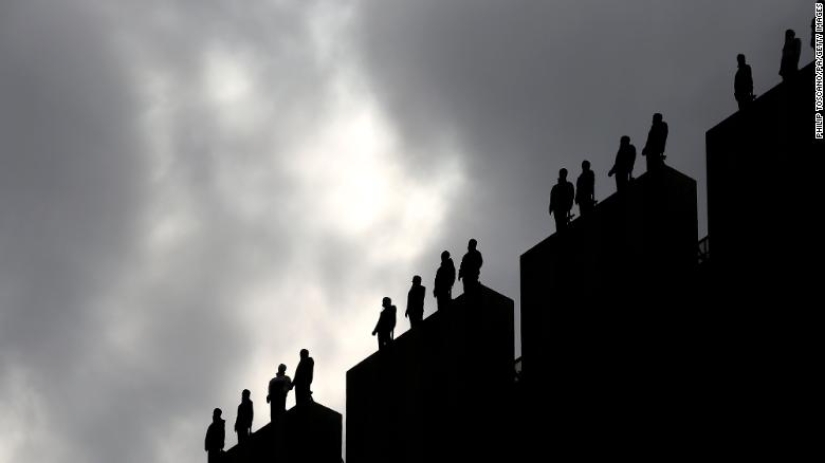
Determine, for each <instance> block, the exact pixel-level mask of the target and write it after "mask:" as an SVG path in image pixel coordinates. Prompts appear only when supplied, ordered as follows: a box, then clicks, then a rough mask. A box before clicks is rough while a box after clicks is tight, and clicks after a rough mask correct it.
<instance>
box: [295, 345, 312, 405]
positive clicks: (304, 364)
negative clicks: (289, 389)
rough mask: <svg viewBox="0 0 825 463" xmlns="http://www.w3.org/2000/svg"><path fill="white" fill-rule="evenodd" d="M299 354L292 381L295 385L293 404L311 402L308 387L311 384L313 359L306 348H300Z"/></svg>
mask: <svg viewBox="0 0 825 463" xmlns="http://www.w3.org/2000/svg"><path fill="white" fill-rule="evenodd" d="M300 356H301V360H300V361H299V362H298V368H296V369H295V380H294V381H293V382H292V384H293V385H294V386H295V405H303V404H306V403H309V402H312V391H311V390H310V389H309V387H310V386H311V385H312V375H313V373H314V372H315V360H313V359H312V357H310V356H309V351H308V350H306V349H301V353H300Z"/></svg>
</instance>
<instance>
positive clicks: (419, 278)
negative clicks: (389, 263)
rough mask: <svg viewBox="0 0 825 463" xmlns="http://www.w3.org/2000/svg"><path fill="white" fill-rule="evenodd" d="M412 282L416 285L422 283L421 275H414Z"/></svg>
mask: <svg viewBox="0 0 825 463" xmlns="http://www.w3.org/2000/svg"><path fill="white" fill-rule="evenodd" d="M412 282H413V284H414V285H416V286H418V285H420V284H421V277H420V276H418V275H416V276H414V277H413V281H412Z"/></svg>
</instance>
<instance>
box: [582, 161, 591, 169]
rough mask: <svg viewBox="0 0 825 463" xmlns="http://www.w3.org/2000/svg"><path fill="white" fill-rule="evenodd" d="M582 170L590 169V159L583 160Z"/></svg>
mask: <svg viewBox="0 0 825 463" xmlns="http://www.w3.org/2000/svg"><path fill="white" fill-rule="evenodd" d="M582 170H590V161H588V160H586V159H585V160H584V161H582Z"/></svg>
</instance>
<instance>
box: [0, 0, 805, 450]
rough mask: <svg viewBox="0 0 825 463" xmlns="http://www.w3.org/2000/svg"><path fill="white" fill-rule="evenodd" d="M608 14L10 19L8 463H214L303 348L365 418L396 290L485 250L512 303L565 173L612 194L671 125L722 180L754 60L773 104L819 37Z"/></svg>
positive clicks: (652, 11)
mask: <svg viewBox="0 0 825 463" xmlns="http://www.w3.org/2000/svg"><path fill="white" fill-rule="evenodd" d="M602 3H603V2H593V1H588V2H583V1H579V2H575V4H574V3H572V2H571V3H569V4H562V5H558V4H557V2H554V3H551V2H527V1H525V2H492V1H488V2H477V1H472V2H470V1H466V2H462V1H454V2H435V1H429V0H427V1H417V2H402V1H385V0H381V1H373V0H363V1H359V2H352V3H339V2H327V1H314V2H266V1H257V2H244V4H243V5H240V4H238V5H235V4H230V3H227V2H220V1H215V0H208V1H198V2H176V3H174V2H166V1H161V0H157V1H150V2H134V3H132V2H118V3H115V4H107V5H102V4H100V3H99V2H83V1H78V2H72V5H71V6H67V5H64V4H62V3H60V2H48V1H26V2H23V1H12V2H10V3H9V2H6V3H4V4H3V6H2V7H0V9H2V14H0V216H2V217H3V220H2V222H0V256H2V259H3V265H2V266H0V409H2V410H3V416H0V436H2V437H0V462H6V461H9V462H11V461H20V459H21V458H24V456H25V459H26V460H32V461H55V462H61V461H125V462H129V461H202V458H203V454H202V453H201V451H202V450H201V442H202V438H203V433H204V432H205V427H206V425H207V424H208V421H209V416H210V412H211V408H212V407H214V406H221V407H223V408H224V410H225V412H226V414H227V415H228V418H229V420H230V422H231V419H232V417H233V416H234V410H235V406H236V404H237V400H238V396H239V393H240V390H241V389H243V388H245V387H248V388H250V389H251V390H252V391H253V400H255V401H256V402H257V407H256V412H257V415H258V418H257V419H256V423H255V427H257V426H260V425H261V424H262V423H263V422H265V417H266V416H267V411H266V406H265V403H264V400H263V396H264V390H263V388H264V386H265V384H266V381H267V379H268V378H269V376H270V375H271V374H272V373H273V371H274V367H275V365H276V364H277V363H280V362H286V363H287V364H288V365H290V367H291V368H294V365H295V363H296V361H297V351H298V349H299V348H301V347H309V348H310V349H311V350H312V352H313V355H314V356H315V357H316V362H317V364H318V371H317V372H316V376H317V379H316V382H317V383H318V386H317V388H316V393H317V395H318V397H320V398H321V400H322V401H323V402H325V403H326V404H328V405H331V406H333V408H337V409H339V410H343V404H344V401H343V397H344V390H343V389H344V373H345V371H346V369H347V368H348V367H350V366H352V365H354V364H355V363H357V362H358V361H359V360H360V359H361V358H362V357H363V356H364V355H366V354H368V353H370V352H371V351H372V350H373V349H374V340H373V339H372V338H370V337H369V332H370V330H371V328H372V324H373V323H374V322H375V319H376V317H377V314H378V310H379V304H380V298H381V297H382V296H384V295H389V296H391V297H393V298H394V299H396V301H397V302H400V303H401V305H399V307H400V308H401V306H402V305H403V300H404V295H405V293H406V290H407V288H408V287H409V280H410V277H411V276H412V275H413V274H420V275H421V276H422V277H423V278H424V281H425V284H426V285H428V286H431V285H432V279H433V276H434V272H435V269H436V267H437V265H438V255H439V254H440V251H441V250H442V249H449V250H451V251H452V252H453V255H454V258H455V259H456V261H457V262H458V261H460V258H461V255H462V254H463V252H464V248H465V246H466V241H467V239H468V238H470V237H476V238H478V239H479V242H480V247H481V250H482V252H484V254H485V267H484V269H483V270H482V280H483V281H484V282H486V283H488V284H489V285H490V286H492V287H494V288H496V289H498V290H500V291H502V292H503V293H505V294H508V295H510V296H513V297H516V296H517V295H518V267H517V265H518V264H517V262H518V260H517V258H518V255H519V254H520V253H521V252H523V251H524V250H526V249H527V248H528V247H529V246H530V245H532V244H533V243H535V242H536V241H538V240H539V239H541V238H543V237H544V236H545V235H547V234H548V233H549V232H550V231H551V229H550V226H549V223H550V221H549V218H548V217H547V216H546V202H547V196H548V194H549V188H550V185H551V183H553V181H554V179H555V172H556V171H557V170H558V168H559V167H562V166H566V167H568V168H569V169H571V170H572V171H573V172H574V173H575V172H576V171H577V170H578V168H577V166H578V164H579V162H580V159H582V158H583V157H585V156H586V157H588V158H589V159H590V160H591V161H592V162H593V164H594V167H595V168H596V170H597V172H600V173H601V174H602V175H601V176H600V177H599V182H600V183H599V184H598V187H597V188H598V190H597V195H598V197H599V198H603V197H605V196H606V195H607V194H609V193H610V192H612V191H613V188H612V185H611V184H609V183H608V182H607V179H606V178H605V177H604V175H603V174H604V172H605V171H606V170H607V168H608V167H609V165H610V162H611V161H612V158H613V155H614V154H615V149H616V145H617V142H618V138H619V136H620V135H622V134H625V133H627V134H629V135H630V136H631V137H633V138H634V140H635V142H636V144H637V145H641V144H643V142H644V136H645V134H646V131H647V129H648V126H649V119H650V114H651V113H653V112H654V111H661V112H663V113H664V114H665V118H666V120H667V121H668V122H669V123H670V124H671V139H670V141H669V146H670V150H669V155H670V157H669V160H670V161H672V163H673V164H674V165H675V166H676V167H677V168H679V169H681V170H683V171H685V172H686V173H688V174H690V175H692V176H694V177H695V178H697V179H699V180H700V182H703V181H704V176H703V170H704V161H703V160H704V151H703V150H704V148H703V146H704V140H703V134H704V130H706V129H707V128H709V127H710V126H712V125H713V124H714V123H716V122H717V121H719V120H721V119H722V118H723V117H725V116H726V115H727V114H729V113H730V112H731V111H732V110H733V109H734V104H733V98H732V95H731V93H732V89H731V86H732V83H731V81H732V74H733V62H734V60H733V57H734V56H735V54H736V53H738V52H740V51H742V52H744V53H746V54H748V56H749V57H750V61H751V62H752V63H753V66H754V71H755V79H756V86H757V93H761V92H763V91H764V90H766V89H767V88H768V87H769V86H770V85H772V83H775V82H777V81H778V77H777V76H776V71H777V69H775V68H778V58H779V52H780V48H781V38H782V31H783V30H784V29H785V28H786V27H793V26H796V28H797V29H798V30H805V27H806V26H807V24H808V19H807V18H809V11H808V8H807V6H806V5H804V4H803V5H793V6H789V5H787V4H786V3H787V2H780V1H773V2H771V1H767V0H763V1H758V2H750V3H749V4H748V8H747V9H743V8H742V7H741V2H710V1H702V2H699V3H697V2H693V3H691V4H690V5H688V4H685V3H684V2H679V3H676V2H668V3H666V4H663V3H662V2H634V3H627V2H625V3H623V6H622V7H621V8H620V7H618V6H604V5H602ZM677 19H678V21H677ZM619 109H621V111H620V110H619ZM702 185H703V184H701V183H700V188H702ZM427 307H428V311H431V310H432V308H433V307H434V301H431V302H428V305H427ZM400 324H401V326H402V327H403V326H406V325H405V323H404V322H403V321H402V322H401V323H400ZM23 423H25V424H23ZM230 428H231V426H230ZM227 441H228V443H229V444H230V445H231V444H232V443H234V437H233V436H231V435H230V436H228V439H227Z"/></svg>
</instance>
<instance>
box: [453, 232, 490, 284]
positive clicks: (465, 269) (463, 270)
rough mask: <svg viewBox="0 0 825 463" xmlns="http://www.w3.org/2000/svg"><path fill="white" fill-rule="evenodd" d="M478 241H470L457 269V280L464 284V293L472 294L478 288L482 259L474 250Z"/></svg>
mask: <svg viewBox="0 0 825 463" xmlns="http://www.w3.org/2000/svg"><path fill="white" fill-rule="evenodd" d="M477 246H478V241H476V240H475V239H471V240H470V241H469V242H468V243H467V254H464V257H462V258H461V266H459V267H458V279H459V280H462V281H463V282H464V293H465V294H467V293H470V292H473V291H474V290H475V289H476V288H477V287H478V284H479V283H478V277H479V276H480V275H481V265H482V264H483V263H484V259H482V258H481V253H480V252H479V251H478V250H477V249H476V247H477Z"/></svg>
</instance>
